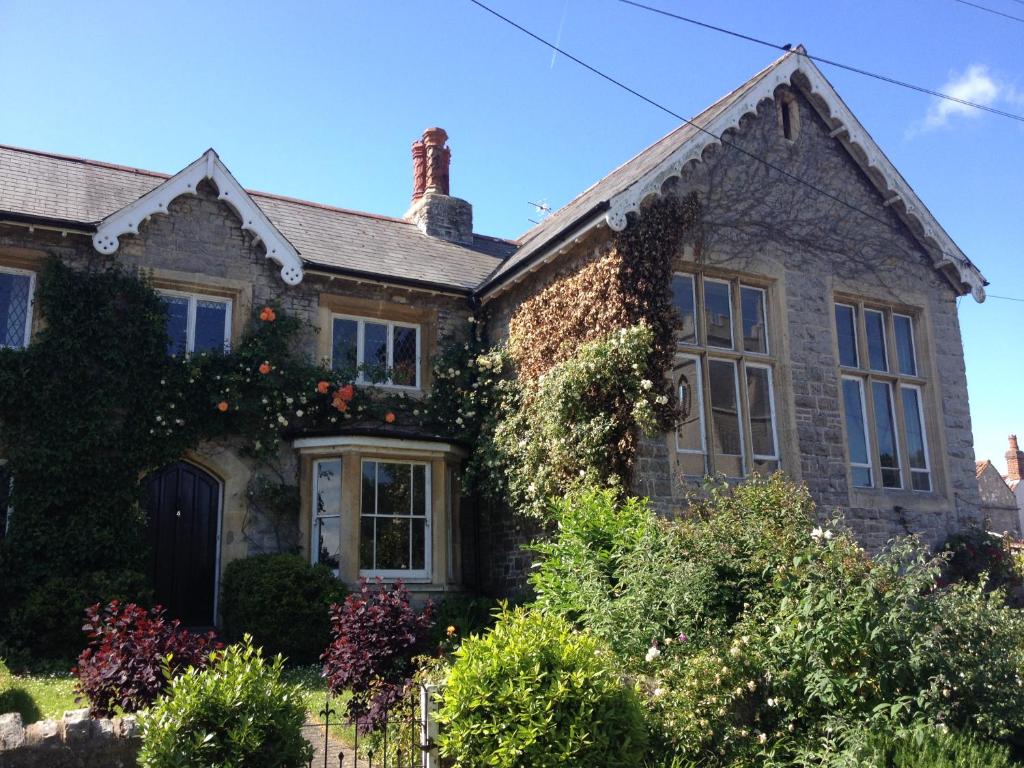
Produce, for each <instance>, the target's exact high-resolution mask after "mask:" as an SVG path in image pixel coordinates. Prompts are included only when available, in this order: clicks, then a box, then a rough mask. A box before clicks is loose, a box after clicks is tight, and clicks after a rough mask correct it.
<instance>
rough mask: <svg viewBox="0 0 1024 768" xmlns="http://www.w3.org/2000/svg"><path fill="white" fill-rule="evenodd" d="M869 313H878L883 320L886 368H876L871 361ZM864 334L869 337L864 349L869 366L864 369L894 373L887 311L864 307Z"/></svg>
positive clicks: (883, 346) (883, 349)
mask: <svg viewBox="0 0 1024 768" xmlns="http://www.w3.org/2000/svg"><path fill="white" fill-rule="evenodd" d="M868 315H878V317H879V318H880V320H881V322H882V357H883V358H885V368H875V367H874V366H873V365H872V363H871V333H870V332H869V331H868ZM864 334H865V335H866V337H867V338H865V339H864V351H865V352H866V353H867V355H868V359H867V364H868V367H867V368H865V369H864V370H866V371H874V372H875V373H892V372H893V371H891V370H890V369H891V368H892V362H891V361H890V360H889V339H888V338H887V337H888V335H889V334H888V333H886V322H885V312H883V311H882V310H880V309H871V307H864ZM897 365H898V364H897ZM872 394H874V393H872Z"/></svg>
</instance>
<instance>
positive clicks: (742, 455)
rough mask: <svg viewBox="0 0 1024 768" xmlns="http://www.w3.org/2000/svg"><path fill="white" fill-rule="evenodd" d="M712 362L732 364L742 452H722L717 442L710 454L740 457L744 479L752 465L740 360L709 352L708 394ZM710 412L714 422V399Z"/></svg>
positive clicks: (741, 477) (740, 475)
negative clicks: (744, 416) (716, 355)
mask: <svg viewBox="0 0 1024 768" xmlns="http://www.w3.org/2000/svg"><path fill="white" fill-rule="evenodd" d="M730 327H731V326H730ZM711 363H728V364H729V365H731V366H732V381H733V385H734V387H735V389H736V429H737V435H736V436H737V438H738V439H739V441H740V452H739V453H722V452H721V451H719V450H718V447H719V446H718V445H717V444H715V445H712V446H711V454H710V455H711V456H712V458H714V457H715V456H728V457H730V458H739V460H740V473H739V476H738V477H737V478H736V479H743V478H744V477H746V476H747V472H748V471H749V469H750V467H749V466H748V463H749V461H748V456H747V450H746V449H747V446H746V438H747V433H746V432H745V431H744V429H743V422H744V418H743V412H744V408H743V403H744V401H743V399H742V398H743V395H742V393H741V392H740V366H739V361H738V360H735V359H733V358H730V357H715V356H714V355H713V354H709V355H708V394H710V393H711ZM745 383H746V382H744V384H745ZM710 413H711V421H712V422H714V420H715V403H714V400H712V401H711V409H710ZM712 429H714V424H712ZM716 469H717V468H716ZM726 477H733V476H732V475H729V474H726Z"/></svg>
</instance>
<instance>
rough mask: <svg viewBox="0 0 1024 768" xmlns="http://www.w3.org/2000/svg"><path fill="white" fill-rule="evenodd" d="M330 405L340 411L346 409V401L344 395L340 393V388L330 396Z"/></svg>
mask: <svg viewBox="0 0 1024 768" xmlns="http://www.w3.org/2000/svg"><path fill="white" fill-rule="evenodd" d="M331 405H332V406H333V407H334V408H336V409H337V410H339V411H341V412H342V413H344V412H345V411H347V410H348V401H347V400H346V399H345V397H344V395H342V393H341V390H340V389H339V390H337V391H336V392H335V393H334V396H333V397H332V398H331Z"/></svg>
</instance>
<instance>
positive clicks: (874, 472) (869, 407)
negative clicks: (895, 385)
mask: <svg viewBox="0 0 1024 768" xmlns="http://www.w3.org/2000/svg"><path fill="white" fill-rule="evenodd" d="M862 381H863V385H864V395H863V397H864V419H865V420H866V421H867V428H868V459H869V460H870V462H871V487H872V488H884V487H885V484H884V482H883V480H882V462H881V460H880V459H879V456H878V454H879V451H880V450H881V449H880V448H879V444H878V429H877V427H878V422H877V421H876V419H875V390H874V387H873V386H872V381H873V379H872V377H871V376H863V378H862Z"/></svg>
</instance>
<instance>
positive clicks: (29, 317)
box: [0, 267, 36, 349]
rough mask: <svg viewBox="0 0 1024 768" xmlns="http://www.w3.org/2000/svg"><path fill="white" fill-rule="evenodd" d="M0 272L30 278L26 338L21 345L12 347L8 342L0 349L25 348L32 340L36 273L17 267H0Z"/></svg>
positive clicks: (26, 313) (26, 309)
mask: <svg viewBox="0 0 1024 768" xmlns="http://www.w3.org/2000/svg"><path fill="white" fill-rule="evenodd" d="M0 274H6V275H20V276H22V277H27V278H28V305H27V306H26V307H25V338H24V340H23V341H22V344H21V346H20V347H10V346H8V345H7V344H0V349H25V348H26V347H27V346H28V345H29V342H30V341H32V310H33V309H34V307H35V303H36V273H35V272H32V271H31V270H28V269H15V268H14V267H0Z"/></svg>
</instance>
